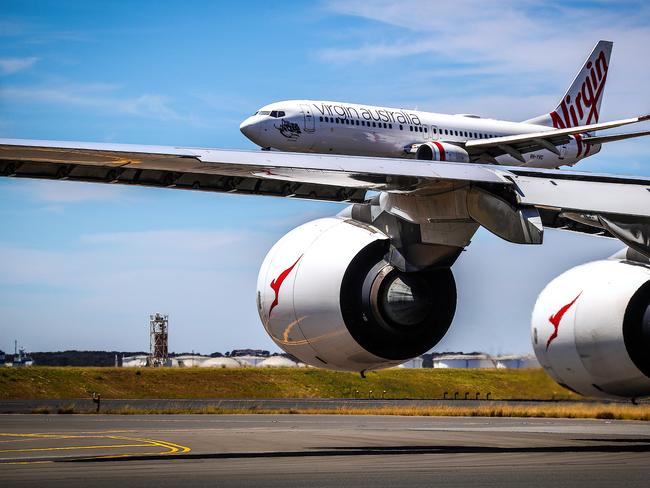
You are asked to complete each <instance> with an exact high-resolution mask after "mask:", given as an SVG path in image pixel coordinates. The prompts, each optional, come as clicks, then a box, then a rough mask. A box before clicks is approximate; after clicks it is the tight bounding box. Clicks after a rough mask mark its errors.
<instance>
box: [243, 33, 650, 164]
mask: <svg viewBox="0 0 650 488" xmlns="http://www.w3.org/2000/svg"><path fill="white" fill-rule="evenodd" d="M611 52H612V43H611V42H608V41H600V42H599V43H598V44H596V47H594V49H593V51H592V52H591V54H590V55H589V57H588V58H587V60H586V61H585V63H584V65H583V66H582V68H581V69H580V71H579V72H578V74H577V75H576V77H575V79H574V80H573V83H571V86H570V87H569V89H568V90H567V92H566V94H565V95H564V96H563V97H562V99H561V100H560V102H559V103H558V105H557V107H555V109H554V110H553V111H551V112H550V113H548V114H544V115H540V116H539V117H534V118H532V119H529V120H526V121H524V122H507V121H503V120H495V119H483V118H481V117H479V116H477V115H468V114H462V115H445V114H437V113H431V112H419V111H415V110H405V109H397V108H387V107H371V106H367V105H358V104H352V103H343V102H325V101H314V100H289V101H284V102H276V103H272V104H270V105H266V106H264V107H262V108H261V109H259V110H258V111H257V112H256V113H255V114H254V115H253V116H252V117H249V118H247V119H246V120H245V121H244V122H243V123H242V124H241V126H240V129H241V131H242V133H243V134H244V135H245V136H246V137H248V138H249V139H250V140H251V141H253V142H254V143H255V144H257V145H259V146H261V147H262V148H264V149H278V150H281V151H292V152H306V153H308V152H314V153H324V154H349V155H359V156H383V157H389V158H397V157H411V158H412V157H415V158H416V159H428V160H435V161H456V162H463V163H469V162H481V163H491V164H508V165H517V166H529V167H538V168H558V167H560V166H564V165H569V166H571V165H574V164H575V163H577V162H578V161H580V160H581V159H583V158H585V157H587V156H591V155H593V154H596V153H597V152H599V151H600V148H601V145H602V144H603V143H605V142H610V141H617V140H621V139H628V138H631V137H639V136H645V135H648V134H650V131H645V132H637V133H630V134H617V135H606V136H597V135H594V134H593V132H594V131H597V130H604V129H611V128H614V127H619V126H622V125H627V124H633V123H635V122H641V121H643V120H647V117H634V118H630V119H625V120H617V121H614V122H605V123H599V115H600V104H601V102H602V99H603V91H604V88H605V82H606V81H607V73H608V71H609V59H610V54H611Z"/></svg>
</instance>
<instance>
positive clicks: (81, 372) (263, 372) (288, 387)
mask: <svg viewBox="0 0 650 488" xmlns="http://www.w3.org/2000/svg"><path fill="white" fill-rule="evenodd" d="M371 391H372V394H371V393H370V392H371ZM92 392H98V393H100V394H101V396H102V398H105V399H110V398H126V399H129V398H134V399H135V398H190V399H191V398H355V397H359V398H368V397H369V396H372V397H374V398H380V397H382V396H383V397H385V398H429V399H441V398H443V397H444V393H445V392H447V397H448V398H453V397H454V394H455V393H458V397H459V398H464V397H465V395H466V394H467V395H468V398H475V396H476V393H477V392H478V393H480V398H482V399H484V398H485V397H486V395H487V393H490V394H491V396H490V398H491V399H493V400H513V399H519V400H527V399H528V400H575V399H579V397H578V396H577V395H574V394H573V393H571V392H569V391H568V390H565V389H563V388H562V387H560V386H558V385H557V384H556V383H555V382H553V380H551V379H550V378H549V377H548V376H547V375H546V373H544V371H542V370H541V369H535V370H495V369H480V370H479V369H410V370H409V369H389V370H384V371H377V372H371V373H368V374H367V378H366V379H362V378H360V376H359V374H355V373H341V372H335V371H325V370H320V369H315V368H304V369H284V368H280V369H257V368H247V369H208V368H151V369H148V368H143V369H132V368H76V367H59V368H55V367H31V368H0V399H6V400H9V399H12V400H19V399H24V400H27V399H45V398H47V399H67V398H88V397H89V396H90V395H91V393H92ZM384 392H385V393H384Z"/></svg>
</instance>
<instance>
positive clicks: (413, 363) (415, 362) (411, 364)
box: [398, 356, 423, 368]
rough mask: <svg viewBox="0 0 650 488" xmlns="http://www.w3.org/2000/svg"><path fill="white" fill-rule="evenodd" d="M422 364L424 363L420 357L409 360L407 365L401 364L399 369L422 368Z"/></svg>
mask: <svg viewBox="0 0 650 488" xmlns="http://www.w3.org/2000/svg"><path fill="white" fill-rule="evenodd" d="M422 362H423V359H422V357H421V356H418V357H416V358H413V359H409V360H408V361H406V362H405V363H402V364H400V365H399V366H398V368H421V367H422Z"/></svg>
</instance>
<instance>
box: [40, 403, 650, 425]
mask: <svg viewBox="0 0 650 488" xmlns="http://www.w3.org/2000/svg"><path fill="white" fill-rule="evenodd" d="M33 413H51V412H50V410H49V409H47V408H39V409H35V410H34V411H33ZM57 413H93V411H73V410H71V409H65V412H61V411H59V412H57ZM101 413H103V414H117V415H140V414H210V415H225V414H260V415H278V414H302V415H316V414H318V415H323V414H324V415H402V416H418V417H519V418H531V417H535V418H569V419H577V418H580V419H607V420H644V421H650V405H647V404H644V405H631V404H611V403H607V404H598V403H575V404H570V405H567V404H560V405H553V404H544V405H539V406H525V405H524V406H516V405H498V404H495V403H488V404H486V405H479V406H476V407H461V406H458V407H457V406H431V407H377V408H335V409H328V408H323V409H314V408H282V409H259V408H238V409H229V408H221V407H202V408H196V409H177V408H174V409H147V408H138V407H132V406H126V407H120V408H115V409H102V412H101Z"/></svg>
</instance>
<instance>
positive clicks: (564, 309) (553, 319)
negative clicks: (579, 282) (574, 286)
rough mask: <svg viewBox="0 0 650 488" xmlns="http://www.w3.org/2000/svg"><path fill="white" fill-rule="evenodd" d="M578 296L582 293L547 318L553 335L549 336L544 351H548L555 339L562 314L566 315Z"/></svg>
mask: <svg viewBox="0 0 650 488" xmlns="http://www.w3.org/2000/svg"><path fill="white" fill-rule="evenodd" d="M580 295H582V292H580V293H578V296H577V297H575V298H574V299H573V300H572V301H571V302H569V303H567V304H566V305H565V306H563V307H562V308H561V309H560V310H558V311H557V312H555V314H554V315H551V316H550V317H549V318H548V321H549V322H550V323H551V324H552V325H553V328H554V330H553V333H552V334H551V337H549V338H548V342H547V343H546V350H547V351H548V346H550V345H551V342H553V341H554V340H555V338H556V337H557V331H558V328H559V327H560V322H561V321H562V317H564V314H565V313H567V311H568V310H569V309H570V308H571V307H572V306H573V304H574V303H575V302H576V300H578V298H580Z"/></svg>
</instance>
